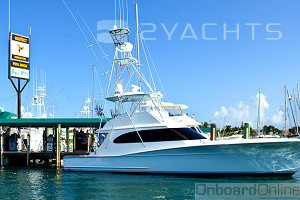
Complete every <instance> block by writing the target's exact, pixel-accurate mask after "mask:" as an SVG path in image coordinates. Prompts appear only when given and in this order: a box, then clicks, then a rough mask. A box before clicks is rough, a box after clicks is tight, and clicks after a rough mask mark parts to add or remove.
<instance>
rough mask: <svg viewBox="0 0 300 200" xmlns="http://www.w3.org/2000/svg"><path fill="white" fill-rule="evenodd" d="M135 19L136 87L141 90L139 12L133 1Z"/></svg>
mask: <svg viewBox="0 0 300 200" xmlns="http://www.w3.org/2000/svg"><path fill="white" fill-rule="evenodd" d="M135 19H136V55H137V67H138V87H139V91H141V65H140V42H139V14H138V6H137V3H135Z"/></svg>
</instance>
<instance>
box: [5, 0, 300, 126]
mask: <svg viewBox="0 0 300 200" xmlns="http://www.w3.org/2000/svg"><path fill="white" fill-rule="evenodd" d="M117 2H119V0H117ZM120 2H124V5H126V4H125V2H126V1H125V0H120ZM66 3H67V4H68V6H69V7H70V9H71V10H72V12H73V13H74V15H75V17H76V18H77V20H78V22H79V24H80V26H81V27H82V29H83V31H84V33H85V35H86V37H87V38H88V40H90V41H94V38H93V36H92V35H91V34H90V33H89V31H88V29H87V28H86V27H85V25H84V23H83V22H82V21H81V20H80V16H82V18H83V19H84V20H85V22H86V24H87V25H88V26H89V28H90V30H91V32H92V33H93V35H94V36H95V37H96V38H98V40H99V42H100V44H102V45H105V46H106V47H109V48H113V44H112V43H111V40H109V39H108V38H107V31H108V29H110V28H112V25H113V24H114V20H115V1H114V0H73V1H70V0H66ZM127 3H128V13H129V14H128V24H129V28H130V30H131V35H130V41H131V42H132V43H135V35H134V32H135V21H134V20H135V12H134V5H133V1H130V0H127ZM138 5H139V22H140V27H141V30H142V35H143V37H144V39H145V42H146V43H147V46H148V48H149V51H150V53H151V58H152V59H153V62H154V63H155V67H156V70H157V72H158V74H159V77H160V80H161V83H162V86H161V85H160V81H159V79H158V78H157V76H155V77H154V82H155V83H156V86H157V89H158V90H160V91H163V89H164V90H165V92H166V95H167V97H168V98H164V101H167V100H168V101H170V102H172V103H176V104H186V105H188V106H189V108H188V109H187V110H185V112H187V113H188V114H189V115H192V114H194V115H195V119H196V120H198V121H200V122H203V121H207V122H209V123H216V124H217V126H218V127H221V126H224V125H226V124H231V125H237V126H239V125H240V124H241V123H242V122H248V123H251V125H252V126H253V127H255V125H256V120H257V112H258V92H259V88H260V87H261V93H262V95H261V121H262V122H263V125H271V124H272V125H275V126H276V127H278V128H283V127H284V85H285V84H286V85H287V88H288V90H289V93H290V94H292V90H293V89H295V88H296V87H297V83H299V78H298V77H299V71H300V70H299V66H300V57H299V56H298V55H299V54H300V46H299V44H300V39H299V35H300V29H299V27H300V20H299V19H300V13H299V9H300V2H299V1H297V0H273V1H269V0H245V1H239V0H225V1H224V0H201V1H199V0H189V1H184V0H172V1H171V0H164V1H159V0H152V1H146V0H138ZM79 14H80V15H79ZM117 18H118V16H117ZM118 19H119V18H118ZM124 19H125V20H126V21H127V16H126V14H124ZM0 27H1V29H0V47H1V48H0V65H1V68H0V85H1V86H0V107H2V108H4V109H5V110H7V111H10V112H14V113H16V112H17V111H16V109H17V107H16V105H17V98H16V92H15V90H14V88H13V86H12V84H11V82H10V81H9V79H8V70H7V69H8V68H7V66H8V0H2V1H1V2H0ZM30 27H31V55H30V58H31V81H30V83H29V84H28V86H27V87H26V88H25V89H24V91H23V93H22V105H23V106H24V107H26V105H27V104H29V103H30V101H31V98H32V94H33V82H34V81H33V80H36V77H38V83H40V84H41V83H42V82H43V80H42V77H43V74H44V73H46V81H45V82H46V89H47V96H46V100H45V101H46V105H47V106H46V109H47V112H48V113H52V108H51V107H53V106H54V113H55V117H76V116H77V114H78V112H79V111H80V110H81V109H82V106H83V104H84V100H85V99H86V98H88V97H90V98H91V94H92V66H93V65H94V64H95V65H96V72H97V73H96V74H97V78H96V79H97V80H96V82H95V83H96V87H95V88H96V92H95V94H96V98H98V97H100V96H101V88H100V86H101V87H103V88H104V87H106V86H105V83H104V82H103V76H104V75H103V71H102V69H101V67H100V66H99V64H98V62H97V61H96V59H95V58H94V56H93V53H92V52H91V50H90V48H88V44H87V42H86V41H85V40H84V36H83V35H82V33H81V32H80V30H79V28H78V27H77V25H76V23H75V21H74V19H73V18H72V16H71V15H70V13H69V11H68V10H67V8H66V6H65V5H64V3H63V2H62V1H61V0H42V1H41V0H11V31H12V32H13V33H17V34H21V35H27V36H28V35H29V32H30ZM93 48H94V51H95V54H96V55H97V57H98V58H99V61H100V63H101V65H103V67H104V68H105V70H104V71H106V70H107V71H109V69H110V66H109V65H108V64H107V63H106V61H105V59H104V58H103V54H102V52H101V51H100V49H99V48H98V47H97V45H93ZM103 50H104V51H105V53H106V54H107V55H108V56H109V57H110V59H112V56H113V51H111V50H109V49H108V48H103ZM142 51H143V50H141V54H142V53H143V52H142ZM141 62H142V64H143V66H142V70H146V71H147V68H146V66H147V63H146V62H147V60H146V59H145V57H142V58H141ZM143 67H144V69H143ZM152 70H153V71H155V70H154V68H152ZM296 92H297V90H296ZM298 114H299V113H298ZM299 118H300V117H299ZM288 125H289V123H288ZM292 125H293V124H292Z"/></svg>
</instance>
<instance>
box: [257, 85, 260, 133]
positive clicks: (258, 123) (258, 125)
mask: <svg viewBox="0 0 300 200" xmlns="http://www.w3.org/2000/svg"><path fill="white" fill-rule="evenodd" d="M259 129H260V86H259V94H258V112H257V134H258V135H259V134H260V130H259Z"/></svg>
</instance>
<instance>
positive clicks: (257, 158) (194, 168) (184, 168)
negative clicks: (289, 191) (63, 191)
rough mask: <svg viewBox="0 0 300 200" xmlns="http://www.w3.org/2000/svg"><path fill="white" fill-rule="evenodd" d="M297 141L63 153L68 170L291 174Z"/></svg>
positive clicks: (297, 158) (298, 159)
mask: <svg viewBox="0 0 300 200" xmlns="http://www.w3.org/2000/svg"><path fill="white" fill-rule="evenodd" d="M299 151H300V145H299V142H270V143H237V144H221V145H220V144H216V145H198V146H187V147H178V148H170V149H161V150H154V151H146V152H139V153H131V154H127V155H122V156H85V157H65V158H64V169H65V170H68V171H101V172H126V173H160V174H193V175H280V176H284V175H292V174H294V173H295V172H296V171H297V170H298V168H299V167H300V155H299Z"/></svg>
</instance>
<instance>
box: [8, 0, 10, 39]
mask: <svg viewBox="0 0 300 200" xmlns="http://www.w3.org/2000/svg"><path fill="white" fill-rule="evenodd" d="M8 32H9V33H10V0H8Z"/></svg>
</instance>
